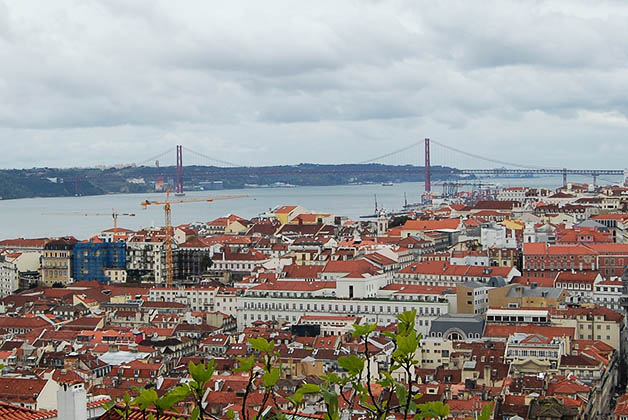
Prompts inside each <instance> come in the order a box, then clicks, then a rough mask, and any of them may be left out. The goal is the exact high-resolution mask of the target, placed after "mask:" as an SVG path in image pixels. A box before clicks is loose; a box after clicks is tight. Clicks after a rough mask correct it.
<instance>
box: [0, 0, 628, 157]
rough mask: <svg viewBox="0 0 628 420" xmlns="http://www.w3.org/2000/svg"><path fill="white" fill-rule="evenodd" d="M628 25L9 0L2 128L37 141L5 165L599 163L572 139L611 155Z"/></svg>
mask: <svg viewBox="0 0 628 420" xmlns="http://www.w3.org/2000/svg"><path fill="white" fill-rule="evenodd" d="M627 26H628V10H627V9H626V6H625V5H624V4H623V3H621V2H601V3H596V7H592V6H591V3H589V2H587V1H569V2H563V3H560V2H552V4H551V5H548V3H546V2H517V1H492V2H482V3H477V2H464V1H446V2H431V1H421V2H414V1H394V0H391V1H370V2H350V3H349V2H332V1H321V2H294V1H287V0H286V1H271V2H244V1H241V2H240V1H233V2H203V1H197V2H186V3H183V4H181V3H173V2H170V1H148V0H142V1H140V0H138V1H132V2H129V1H123V0H116V1H108V0H107V1H105V0H103V1H96V0H91V1H84V2H78V3H74V2H69V1H58V2H45V3H43V4H42V3H41V2H35V1H32V0H23V1H20V2H11V3H6V4H5V3H3V2H2V0H0V62H2V63H3V65H2V67H1V68H0V138H1V139H3V140H2V141H3V142H5V141H6V142H8V141H13V139H19V141H20V144H23V145H25V146H26V147H25V150H24V151H23V152H20V151H19V150H12V151H11V152H10V153H7V154H5V155H3V156H2V157H0V166H2V167H11V166H34V165H40V164H46V165H65V166H68V165H71V164H74V163H75V162H84V163H85V164H90V163H107V162H110V163H113V162H122V161H129V160H141V159H142V157H143V156H144V154H145V150H146V147H145V144H147V143H149V144H150V145H151V147H150V149H151V151H153V150H154V151H159V150H165V149H166V148H168V147H172V146H173V145H174V144H178V143H182V144H186V145H189V147H191V148H194V149H195V150H199V151H205V152H207V153H208V154H212V153H215V154H217V155H219V156H221V158H222V159H224V160H228V161H238V162H242V163H245V164H265V163H284V162H292V163H298V162H302V161H307V160H311V161H321V162H330V161H335V162H340V161H347V160H348V159H352V160H353V161H360V160H364V159H368V158H370V157H372V156H374V155H379V154H382V153H383V152H385V151H387V150H390V149H393V148H395V147H402V146H404V145H405V144H409V143H412V142H414V141H416V140H417V139H420V138H423V137H427V136H430V137H434V138H440V139H442V140H443V141H444V142H450V143H451V144H452V145H454V146H456V147H459V148H463V149H464V148H466V147H469V148H471V149H472V150H474V151H475V152H478V151H479V152H480V153H487V154H488V153H491V154H495V156H494V157H496V158H500V159H503V160H509V159H508V157H509V155H510V153H511V152H514V151H516V156H517V157H520V158H521V159H529V160H538V161H539V164H546V165H554V166H555V165H557V164H558V163H557V162H554V161H553V160H552V159H554V160H555V161H558V162H560V165H562V164H566V163H564V162H572V163H573V164H574V165H576V164H581V165H585V166H590V165H592V163H590V162H589V163H587V162H586V160H585V159H584V158H583V157H581V156H579V155H578V154H577V153H576V152H575V151H577V150H578V147H574V144H577V145H581V146H582V147H589V143H588V139H589V138H591V137H600V138H604V141H605V143H603V144H604V147H600V148H599V149H596V150H595V151H593V152H591V153H589V154H587V159H589V160H590V159H597V161H596V162H598V163H597V165H598V166H599V165H615V166H617V165H621V164H622V163H621V161H620V159H619V158H618V157H616V156H617V155H616V154H613V155H614V156H611V157H610V158H611V159H615V160H616V161H615V162H609V161H608V158H609V157H608V156H607V155H608V150H612V149H613V147H614V146H613V145H618V144H622V143H624V142H625V139H624V137H623V132H624V130H625V128H626V126H625V125H622V124H623V123H622V121H623V120H622V118H624V119H625V116H626V115H628V106H627V100H626V95H625V92H626V91H627V90H628V73H627V72H628V69H627V68H626V59H627V57H626V55H627V54H628V50H627V48H626V47H625V45H628V32H626V31H625V27H627ZM609 115H610V116H611V117H609ZM469 139H474V140H473V141H470V140H469ZM504 142H506V143H508V142H510V144H509V146H508V147H503V144H504ZM81 144H88V146H85V147H81ZM311 144H316V150H312V151H311V152H308V153H305V154H304V153H303V151H304V150H306V149H307V148H308V146H309V145H311ZM548 144H550V145H552V147H554V148H555V152H554V153H543V154H539V153H536V151H535V150H534V147H531V146H536V147H547V145H548ZM59 145H63V147H64V148H65V149H66V150H68V151H67V152H63V153H61V152H58V151H57V149H58V147H56V146H59ZM112 145H115V147H112ZM617 147H619V146H617ZM622 147H624V146H623V145H622ZM201 149H202V150H201ZM331 150H333V151H335V153H330V151H331ZM603 151H606V152H603ZM604 153H606V155H605V154H604ZM144 157H148V156H144ZM412 158H413V159H414V163H418V162H416V160H417V159H416V156H413V157H412ZM511 160H512V159H511ZM41 162H44V163H41ZM478 164H479V163H478ZM594 166H595V165H594Z"/></svg>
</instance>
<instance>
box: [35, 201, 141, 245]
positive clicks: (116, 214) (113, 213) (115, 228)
mask: <svg viewBox="0 0 628 420" xmlns="http://www.w3.org/2000/svg"><path fill="white" fill-rule="evenodd" d="M43 215H45V216H111V217H112V218H113V240H114V242H115V240H116V234H117V233H118V217H120V216H135V213H120V212H118V211H116V210H115V209H113V210H111V213H92V212H81V211H73V212H68V213H43Z"/></svg>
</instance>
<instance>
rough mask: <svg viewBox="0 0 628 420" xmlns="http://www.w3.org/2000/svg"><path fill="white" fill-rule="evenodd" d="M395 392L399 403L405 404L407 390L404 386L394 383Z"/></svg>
mask: <svg viewBox="0 0 628 420" xmlns="http://www.w3.org/2000/svg"><path fill="white" fill-rule="evenodd" d="M395 394H397V398H398V399H399V403H400V404H401V405H402V406H404V405H406V401H407V400H408V390H407V389H406V386H405V385H403V384H400V383H395Z"/></svg>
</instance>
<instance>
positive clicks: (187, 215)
mask: <svg viewBox="0 0 628 420" xmlns="http://www.w3.org/2000/svg"><path fill="white" fill-rule="evenodd" d="M571 180H572V181H573V182H590V180H589V179H586V178H578V177H573V179H571ZM610 180H611V181H614V182H620V181H621V180H620V179H613V178H610ZM485 182H492V183H495V184H497V185H498V186H500V187H505V186H514V185H527V186H533V187H546V188H556V187H558V186H559V185H560V184H561V182H562V180H561V178H560V177H548V178H533V179H494V178H493V179H487V180H485ZM600 182H601V183H605V182H604V181H600ZM606 183H607V182H606ZM432 189H433V191H434V192H440V190H441V187H440V186H435V187H433V188H432ZM468 189H469V188H468V187H467V188H466V190H468ZM423 191H424V185H423V183H422V182H408V183H399V184H395V185H393V186H383V185H381V184H365V185H339V186H329V187H295V188H264V189H262V188H259V189H240V190H220V191H201V192H188V193H186V196H185V197H184V198H197V197H198V198H200V197H211V196H216V195H226V194H247V195H248V197H247V198H240V199H234V200H224V201H215V202H211V203H207V202H204V203H184V204H175V205H173V206H172V223H173V224H174V225H178V224H183V223H190V222H196V221H202V222H207V221H210V220H213V219H215V218H217V217H220V216H224V215H227V214H229V213H234V214H237V215H239V216H242V217H245V218H251V217H254V216H257V215H259V214H261V213H264V212H265V211H267V210H268V209H270V208H272V207H275V206H277V205H291V204H299V205H301V206H303V207H305V208H307V209H310V210H315V211H319V212H326V213H333V214H336V215H343V216H348V217H350V218H357V217H359V216H360V215H364V214H372V213H373V210H374V196H375V195H377V202H378V204H379V206H380V207H382V206H383V207H385V208H387V209H392V210H395V209H400V208H401V207H402V206H403V200H404V193H406V195H407V197H408V202H418V201H419V199H420V196H421V194H422V193H423ZM164 196H165V194H158V193H152V194H116V195H104V196H90V197H63V198H29V199H20V200H2V201H0V239H6V238H16V237H25V238H29V237H31V238H32V237H53V236H63V235H74V236H76V237H77V238H79V239H86V238H88V237H90V236H92V235H95V234H97V233H99V232H100V231H102V230H104V229H108V228H111V227H112V226H113V221H112V218H111V217H106V216H81V215H75V214H73V213H75V212H88V213H111V211H112V209H115V210H116V211H117V212H121V213H134V214H135V217H122V216H121V217H120V218H119V225H120V226H121V227H126V228H129V229H138V228H141V227H147V226H161V225H163V224H164V210H163V208H162V207H161V206H150V207H149V208H148V209H146V210H143V209H142V208H141V206H140V203H141V202H142V201H144V200H146V199H148V200H158V199H160V198H163V197H164ZM66 214H67V215H66Z"/></svg>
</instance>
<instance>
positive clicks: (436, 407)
mask: <svg viewBox="0 0 628 420" xmlns="http://www.w3.org/2000/svg"><path fill="white" fill-rule="evenodd" d="M418 409H419V413H418V414H417V415H416V416H414V418H415V419H431V418H434V417H436V418H439V419H440V418H447V417H448V416H449V405H447V404H443V402H442V401H430V402H427V403H425V404H419V405H418Z"/></svg>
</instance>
